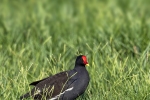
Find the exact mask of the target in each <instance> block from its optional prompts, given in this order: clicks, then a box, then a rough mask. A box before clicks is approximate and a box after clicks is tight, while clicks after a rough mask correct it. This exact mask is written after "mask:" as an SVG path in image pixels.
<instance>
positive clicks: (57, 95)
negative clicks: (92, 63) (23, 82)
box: [20, 55, 90, 100]
mask: <svg viewBox="0 0 150 100" xmlns="http://www.w3.org/2000/svg"><path fill="white" fill-rule="evenodd" d="M85 65H88V62H87V59H86V56H84V55H80V56H78V57H77V59H76V62H75V67H74V69H72V70H69V71H64V72H60V73H58V74H55V75H54V76H50V77H47V78H45V79H42V80H39V81H35V82H32V83H31V84H30V85H33V86H35V87H34V88H33V89H32V90H31V91H30V92H28V93H26V94H25V95H23V96H21V97H20V99H21V100H22V99H24V98H28V97H32V98H34V100H43V99H46V100H47V99H49V100H74V99H76V98H77V97H78V96H79V95H81V94H83V93H84V91H85V90H86V88H87V86H88V84H89V80H90V78H89V74H88V72H87V70H86V68H85Z"/></svg>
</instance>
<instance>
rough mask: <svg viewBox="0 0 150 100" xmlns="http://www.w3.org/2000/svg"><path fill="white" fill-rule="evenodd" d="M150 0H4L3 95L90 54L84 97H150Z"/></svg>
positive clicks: (0, 5) (0, 9)
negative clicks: (87, 84)
mask: <svg viewBox="0 0 150 100" xmlns="http://www.w3.org/2000/svg"><path fill="white" fill-rule="evenodd" d="M149 5H150V1H149V0H17V1H15V0H12V1H10V0H0V99H1V100H16V99H17V98H19V96H20V95H22V94H24V93H25V92H27V91H29V90H30V89H31V88H32V87H30V86H29V85H28V84H29V83H31V82H33V81H35V80H39V79H42V78H45V77H47V76H49V75H53V74H56V73H58V72H60V71H64V70H68V69H72V68H73V67H74V62H75V58H76V56H77V55H78V54H84V55H87V57H88V61H89V64H90V66H89V67H87V70H88V72H89V74H90V78H91V80H90V84H89V86H88V88H87V90H86V92H85V94H84V95H82V96H81V97H79V98H78V100H150V10H149Z"/></svg>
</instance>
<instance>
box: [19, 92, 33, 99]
mask: <svg viewBox="0 0 150 100" xmlns="http://www.w3.org/2000/svg"><path fill="white" fill-rule="evenodd" d="M30 96H31V92H28V93H26V94H24V95H22V96H20V100H23V99H25V98H28V97H30Z"/></svg>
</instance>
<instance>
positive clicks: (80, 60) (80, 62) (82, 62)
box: [75, 55, 89, 66]
mask: <svg viewBox="0 0 150 100" xmlns="http://www.w3.org/2000/svg"><path fill="white" fill-rule="evenodd" d="M75 66H89V64H88V61H87V58H86V56H85V55H79V56H77V58H76V62H75Z"/></svg>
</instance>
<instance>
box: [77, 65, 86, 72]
mask: <svg viewBox="0 0 150 100" xmlns="http://www.w3.org/2000/svg"><path fill="white" fill-rule="evenodd" d="M75 69H76V70H79V71H80V70H86V68H85V66H79V65H78V66H75Z"/></svg>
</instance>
